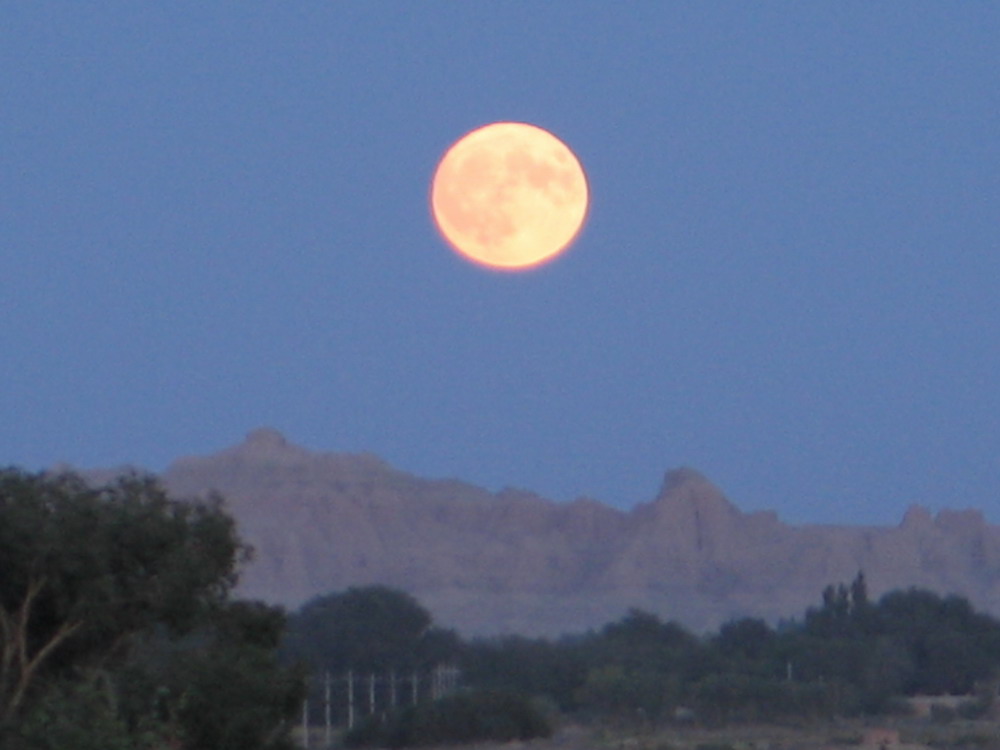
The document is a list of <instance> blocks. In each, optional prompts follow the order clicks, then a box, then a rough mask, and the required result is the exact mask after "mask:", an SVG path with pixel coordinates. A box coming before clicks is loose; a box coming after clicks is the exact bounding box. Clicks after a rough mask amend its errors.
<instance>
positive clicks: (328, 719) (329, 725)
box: [323, 671, 333, 747]
mask: <svg viewBox="0 0 1000 750" xmlns="http://www.w3.org/2000/svg"><path fill="white" fill-rule="evenodd" d="M323 682H324V684H323V704H324V705H323V718H324V720H325V723H326V732H325V733H324V738H325V739H326V744H327V747H329V745H330V743H331V742H332V741H333V721H332V716H331V715H330V672H329V671H327V673H326V674H325V675H324V678H323Z"/></svg>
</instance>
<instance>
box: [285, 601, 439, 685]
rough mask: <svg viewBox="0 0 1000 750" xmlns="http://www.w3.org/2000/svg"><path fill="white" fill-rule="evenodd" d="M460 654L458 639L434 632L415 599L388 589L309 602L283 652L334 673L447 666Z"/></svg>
mask: <svg viewBox="0 0 1000 750" xmlns="http://www.w3.org/2000/svg"><path fill="white" fill-rule="evenodd" d="M457 649H458V639H457V637H456V636H455V635H454V634H453V633H449V632H448V631H443V630H440V629H437V628H432V627H431V616H430V614H429V613H428V612H427V610H426V609H424V608H423V607H422V606H421V605H420V604H419V603H418V602H417V600H416V599H414V598H413V597H412V596H410V595H409V594H406V593H404V592H402V591H397V590H395V589H391V588H388V587H386V586H367V587H359V588H350V589H348V590H347V591H345V592H342V593H335V594H328V595H326V596H321V597H317V598H316V599H313V600H311V601H309V602H307V603H306V604H305V605H303V607H302V609H300V610H299V612H298V613H297V614H295V615H294V616H293V617H292V618H291V620H290V622H289V629H288V634H287V637H286V639H285V642H284V646H283V652H284V654H285V656H286V658H288V659H290V660H298V661H301V662H304V663H306V664H308V665H310V666H311V667H312V668H313V669H314V670H317V671H319V670H329V671H333V672H340V671H346V670H348V669H355V670H362V671H371V672H383V671H388V670H391V669H396V670H402V669H415V668H418V667H425V666H431V665H433V664H436V663H439V662H441V661H446V660H448V659H450V658H452V657H453V656H454V655H455V654H456V652H457Z"/></svg>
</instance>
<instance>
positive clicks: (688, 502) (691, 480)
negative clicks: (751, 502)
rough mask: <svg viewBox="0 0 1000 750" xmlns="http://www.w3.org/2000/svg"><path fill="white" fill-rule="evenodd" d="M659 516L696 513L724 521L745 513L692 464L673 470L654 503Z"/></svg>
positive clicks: (708, 518)
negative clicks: (691, 465)
mask: <svg viewBox="0 0 1000 750" xmlns="http://www.w3.org/2000/svg"><path fill="white" fill-rule="evenodd" d="M652 507H653V508H654V509H655V511H656V515H657V516H664V515H666V516H675V515H677V514H683V515H688V514H691V513H694V514H695V515H696V516H698V517H699V518H701V519H703V520H708V521H725V520H729V519H733V518H735V517H737V516H740V515H742V514H741V513H740V511H739V510H738V509H737V508H736V506H734V505H733V504H732V503H730V502H729V500H727V499H726V496H725V495H724V494H722V490H720V489H719V488H718V487H717V486H715V485H714V484H713V483H712V482H711V481H709V480H708V479H707V478H706V477H705V476H704V475H703V474H701V473H700V472H699V471H696V470H695V469H692V468H690V467H686V466H685V467H681V468H679V469H671V470H670V471H668V472H667V473H666V475H665V476H664V478H663V485H662V486H661V488H660V492H659V494H658V495H657V496H656V499H655V500H654V501H653V503H652Z"/></svg>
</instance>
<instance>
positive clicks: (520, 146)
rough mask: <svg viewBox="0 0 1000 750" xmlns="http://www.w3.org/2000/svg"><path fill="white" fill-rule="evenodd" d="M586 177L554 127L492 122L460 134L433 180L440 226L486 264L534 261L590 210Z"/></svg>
mask: <svg viewBox="0 0 1000 750" xmlns="http://www.w3.org/2000/svg"><path fill="white" fill-rule="evenodd" d="M588 200H589V197H588V189H587V177H586V175H585V174H584V172H583V168H582V167H581V166H580V162H579V161H578V160H577V158H576V156H574V154H573V152H572V151H570V150H569V148H568V147H567V146H566V144H564V143H563V142H562V141H560V140H559V139H558V138H556V137H555V136H554V135H552V133H550V132H548V131H547V130H543V129H542V128H539V127H535V126H534V125H528V124H526V123H521V122H497V123H493V124H492V125H486V126H484V127H481V128H478V129H477V130H473V131H472V132H471V133H468V134H466V135H465V136H463V137H462V138H460V139H459V140H458V141H457V142H456V143H455V144H454V145H453V146H452V147H451V148H449V149H448V151H447V152H446V153H445V155H444V157H443V158H442V159H441V163H440V164H438V167H437V170H436V171H435V173H434V180H433V182H432V185H431V211H432V212H433V214H434V221H435V222H436V224H437V227H438V229H439V230H440V231H441V234H442V235H444V238H445V239H446V240H447V241H448V243H449V244H450V245H451V246H452V247H453V248H454V249H455V250H456V251H457V252H458V253H460V254H461V255H462V256H463V257H465V258H468V259H470V260H472V261H475V262H476V263H481V264H483V265H485V266H488V267H490V268H496V269H504V270H518V269H523V268H531V267H533V266H537V265H539V264H541V263H544V262H546V261H548V260H551V259H552V258H554V257H556V256H557V255H559V253H561V252H562V251H563V250H565V249H566V248H567V247H569V245H570V244H571V243H572V242H573V240H574V239H575V238H576V236H577V234H578V233H579V231H580V228H581V227H582V226H583V221H584V219H585V218H586V215H587V204H588Z"/></svg>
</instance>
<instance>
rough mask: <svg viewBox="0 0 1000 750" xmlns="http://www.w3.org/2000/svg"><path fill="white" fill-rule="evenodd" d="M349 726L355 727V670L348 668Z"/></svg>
mask: <svg viewBox="0 0 1000 750" xmlns="http://www.w3.org/2000/svg"><path fill="white" fill-rule="evenodd" d="M347 728H348V729H354V672H353V671H352V670H350V669H349V670H347Z"/></svg>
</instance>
